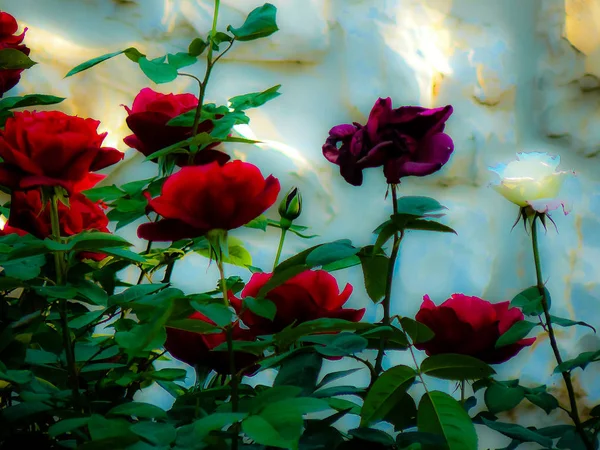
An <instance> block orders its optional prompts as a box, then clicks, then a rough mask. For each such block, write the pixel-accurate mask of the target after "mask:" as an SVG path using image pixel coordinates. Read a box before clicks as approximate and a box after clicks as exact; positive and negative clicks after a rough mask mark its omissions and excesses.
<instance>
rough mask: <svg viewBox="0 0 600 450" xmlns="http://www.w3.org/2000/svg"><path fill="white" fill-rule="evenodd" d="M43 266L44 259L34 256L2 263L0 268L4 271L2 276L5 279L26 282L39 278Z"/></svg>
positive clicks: (41, 256) (40, 256)
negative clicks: (9, 278) (11, 278)
mask: <svg viewBox="0 0 600 450" xmlns="http://www.w3.org/2000/svg"><path fill="white" fill-rule="evenodd" d="M45 264H46V258H44V256H43V255H35V256H32V257H29V258H23V259H18V260H16V261H10V262H8V261H4V262H2V268H3V269H4V275H6V276H7V277H13V278H16V279H19V280H23V281H27V280H31V279H33V278H35V277H37V276H39V274H40V273H41V271H42V267H43V266H44V265H45Z"/></svg>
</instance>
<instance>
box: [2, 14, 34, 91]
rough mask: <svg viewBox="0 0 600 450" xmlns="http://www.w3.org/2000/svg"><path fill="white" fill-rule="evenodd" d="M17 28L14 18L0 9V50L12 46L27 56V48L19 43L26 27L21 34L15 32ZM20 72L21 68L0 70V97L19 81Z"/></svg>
mask: <svg viewBox="0 0 600 450" xmlns="http://www.w3.org/2000/svg"><path fill="white" fill-rule="evenodd" d="M18 29H19V25H18V24H17V21H16V20H15V18H14V17H13V16H11V15H10V14H8V13H5V12H1V11H0V50H3V49H5V48H13V49H15V50H19V51H20V52H22V53H24V54H26V55H28V56H29V48H27V46H26V45H24V44H21V43H22V42H23V39H25V32H26V31H27V28H25V29H24V30H23V32H22V33H21V34H15V33H16V32H17V30H18ZM21 72H23V69H5V70H0V97H2V95H4V93H5V92H6V91H8V90H9V89H12V88H13V87H14V86H15V85H16V84H17V83H18V82H19V80H20V79H21Z"/></svg>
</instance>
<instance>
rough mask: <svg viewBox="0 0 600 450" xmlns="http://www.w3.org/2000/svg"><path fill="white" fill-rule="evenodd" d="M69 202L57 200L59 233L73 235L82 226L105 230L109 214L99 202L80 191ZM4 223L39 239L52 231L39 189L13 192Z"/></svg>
mask: <svg viewBox="0 0 600 450" xmlns="http://www.w3.org/2000/svg"><path fill="white" fill-rule="evenodd" d="M69 204H70V206H66V205H63V204H62V203H60V202H59V203H58V215H59V220H60V234H61V236H73V235H75V234H78V233H81V232H82V231H85V230H96V231H102V232H105V233H106V232H108V228H107V227H108V217H106V214H104V211H103V209H102V206H101V205H100V204H99V203H94V202H92V201H91V200H89V199H88V198H87V197H85V196H84V195H83V194H80V193H76V194H73V195H71V197H70V198H69ZM7 226H10V227H13V228H16V229H19V230H23V231H25V232H27V233H30V234H32V235H34V236H36V237H38V238H40V239H44V238H46V237H48V236H50V235H52V227H51V225H50V208H49V206H48V205H46V207H44V206H43V205H42V199H41V195H40V191H39V190H37V189H36V190H30V191H25V192H22V191H17V192H14V193H13V195H12V197H11V202H10V217H9V219H8V222H7Z"/></svg>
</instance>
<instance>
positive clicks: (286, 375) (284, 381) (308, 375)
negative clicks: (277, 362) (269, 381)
mask: <svg viewBox="0 0 600 450" xmlns="http://www.w3.org/2000/svg"><path fill="white" fill-rule="evenodd" d="M322 364H323V359H322V358H321V356H319V355H317V354H315V353H296V354H294V355H292V356H290V357H289V358H287V359H286V360H284V362H283V364H282V365H281V367H280V369H279V372H278V373H277V376H276V377H275V381H274V382H273V386H298V387H299V388H301V389H302V391H301V394H302V395H310V394H312V393H313V392H314V390H315V388H316V386H317V379H318V377H319V372H320V371H321V365H322Z"/></svg>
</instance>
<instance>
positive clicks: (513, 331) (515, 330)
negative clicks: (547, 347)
mask: <svg viewBox="0 0 600 450" xmlns="http://www.w3.org/2000/svg"><path fill="white" fill-rule="evenodd" d="M538 325H539V323H533V322H527V321H526V320H521V321H519V322H516V323H515V324H514V325H513V326H512V327H510V328H509V329H508V331H506V333H504V334H503V335H502V336H500V338H499V339H498V341H497V342H496V348H500V347H505V346H507V345H510V344H514V343H515V342H518V341H520V340H521V339H523V338H524V337H526V336H527V335H528V334H529V333H530V332H531V330H533V329H534V328H535V327H537V326H538Z"/></svg>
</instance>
